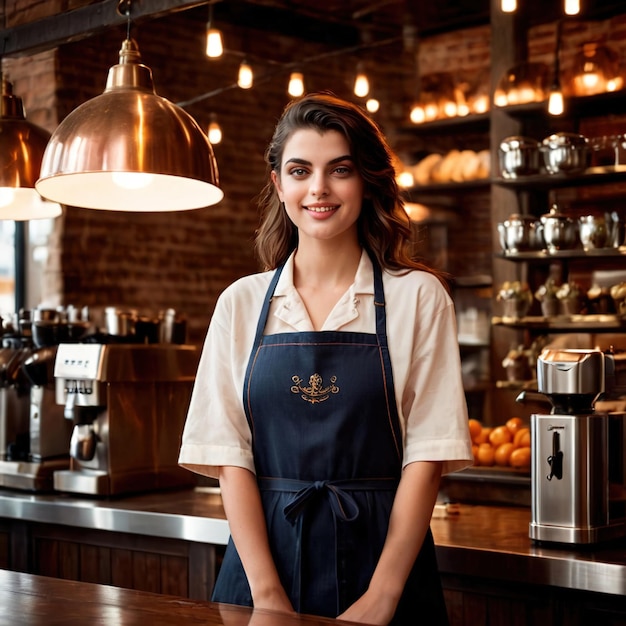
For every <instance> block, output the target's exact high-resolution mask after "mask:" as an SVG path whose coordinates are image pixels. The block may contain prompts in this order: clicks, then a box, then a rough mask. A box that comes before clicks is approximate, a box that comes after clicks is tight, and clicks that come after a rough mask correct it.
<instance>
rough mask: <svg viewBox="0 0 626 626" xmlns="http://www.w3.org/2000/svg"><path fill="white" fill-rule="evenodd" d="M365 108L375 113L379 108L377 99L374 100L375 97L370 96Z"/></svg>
mask: <svg viewBox="0 0 626 626" xmlns="http://www.w3.org/2000/svg"><path fill="white" fill-rule="evenodd" d="M365 108H366V109H367V110H368V111H369V112H370V113H376V111H378V109H380V102H378V100H376V98H370V99H369V100H368V101H367V102H366V103H365Z"/></svg>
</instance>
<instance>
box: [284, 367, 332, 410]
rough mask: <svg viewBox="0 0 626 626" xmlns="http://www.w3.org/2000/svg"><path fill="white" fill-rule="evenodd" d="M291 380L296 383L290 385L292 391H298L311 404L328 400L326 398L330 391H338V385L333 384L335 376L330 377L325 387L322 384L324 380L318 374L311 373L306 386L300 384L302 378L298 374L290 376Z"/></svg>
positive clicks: (328, 396)
mask: <svg viewBox="0 0 626 626" xmlns="http://www.w3.org/2000/svg"><path fill="white" fill-rule="evenodd" d="M291 380H293V382H294V383H296V384H295V385H293V386H292V387H291V391H292V393H299V394H300V397H301V398H302V399H303V400H306V402H310V403H311V404H316V403H317V402H324V400H328V398H330V394H331V393H338V392H339V387H337V386H336V385H335V383H336V382H337V377H336V376H331V377H330V385H328V386H327V387H324V386H323V384H324V381H323V380H322V377H321V376H320V375H319V374H313V375H312V376H311V377H310V378H309V386H308V387H304V386H303V385H302V378H300V376H292V377H291Z"/></svg>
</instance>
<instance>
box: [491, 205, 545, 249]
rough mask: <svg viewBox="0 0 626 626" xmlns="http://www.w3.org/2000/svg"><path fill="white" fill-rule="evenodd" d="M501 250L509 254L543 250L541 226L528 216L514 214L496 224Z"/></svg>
mask: <svg viewBox="0 0 626 626" xmlns="http://www.w3.org/2000/svg"><path fill="white" fill-rule="evenodd" d="M497 228H498V235H499V238H500V245H501V246H502V250H503V251H504V252H506V253H509V254H515V253H517V252H526V251H529V250H541V249H543V246H544V242H543V224H542V223H541V222H540V221H539V220H538V219H536V218H534V217H532V216H530V215H519V214H517V213H514V214H513V215H510V216H509V217H508V218H507V219H506V220H505V221H504V222H500V223H498V226H497Z"/></svg>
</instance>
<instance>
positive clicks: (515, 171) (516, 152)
mask: <svg viewBox="0 0 626 626" xmlns="http://www.w3.org/2000/svg"><path fill="white" fill-rule="evenodd" d="M498 157H499V160H500V172H501V174H502V177H503V178H516V177H518V176H529V175H531V174H538V173H539V168H540V158H539V142H538V141H537V140H536V139H532V138H530V137H522V136H512V137H507V138H506V139H503V140H502V141H501V142H500V146H499V148H498Z"/></svg>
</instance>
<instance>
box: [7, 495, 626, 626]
mask: <svg viewBox="0 0 626 626" xmlns="http://www.w3.org/2000/svg"><path fill="white" fill-rule="evenodd" d="M529 522H530V509H529V508H528V507H521V506H488V505H469V504H462V505H460V506H459V513H458V514H457V515H450V514H448V515H446V516H445V517H433V519H432V521H431V528H432V532H433V536H434V539H435V545H436V550H437V558H438V561H439V568H440V571H441V575H442V580H443V583H444V591H445V594H446V602H447V605H448V610H449V613H450V617H451V623H452V624H453V625H454V626H465V625H467V626H481V625H482V624H486V623H489V624H490V625H491V626H494V625H497V624H500V623H502V624H506V626H511V625H512V624H522V623H523V624H533V625H534V624H536V625H537V626H550V625H552V624H554V625H557V624H558V625H566V626H577V625H580V626H588V625H590V624H593V625H594V626H596V625H601V624H602V625H604V624H607V625H610V626H617V625H618V624H619V625H620V626H623V625H626V539H620V540H618V541H613V542H611V543H608V544H604V545H597V546H574V545H571V546H570V545H540V544H537V543H535V542H533V541H532V540H531V539H530V538H529V536H528V524H529ZM227 539H228V523H227V521H226V520H225V517H224V512H223V509H222V506H221V498H220V496H219V493H217V492H215V490H211V489H202V488H199V489H195V490H194V489H187V490H181V491H173V492H162V493H152V494H145V495H140V496H131V497H124V498H116V499H93V498H92V499H90V498H86V497H82V498H81V497H74V496H67V495H61V494H50V495H29V494H23V493H18V492H14V491H13V492H11V491H8V490H0V567H3V568H5V569H13V570H20V571H25V572H28V573H33V574H45V575H48V576H54V577H58V578H68V579H73V580H82V581H86V582H97V583H103V584H106V585H115V586H118V587H127V588H132V589H139V590H143V591H151V592H157V593H162V594H167V595H176V596H184V597H189V598H194V599H197V600H206V599H208V598H209V597H210V593H211V590H212V587H213V583H214V576H215V572H216V571H217V569H218V568H219V562H220V558H221V555H222V554H223V549H224V544H225V543H226V541H227ZM497 616H500V618H498V617H497ZM507 620H508V621H507ZM218 623H219V622H218Z"/></svg>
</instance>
